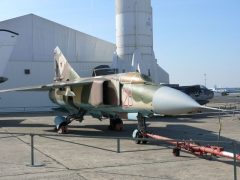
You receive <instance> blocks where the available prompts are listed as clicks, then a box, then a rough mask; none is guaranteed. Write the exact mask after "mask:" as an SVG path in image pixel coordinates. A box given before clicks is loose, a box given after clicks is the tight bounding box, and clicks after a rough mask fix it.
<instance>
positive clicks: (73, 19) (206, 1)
mask: <svg viewBox="0 0 240 180" xmlns="http://www.w3.org/2000/svg"><path fill="white" fill-rule="evenodd" d="M152 7H153V24H154V27H153V31H154V51H155V55H156V58H157V59H158V62H159V64H160V65H161V66H162V67H163V68H164V69H165V70H166V71H167V72H168V73H169V74H170V81H171V83H180V84H182V85H190V84H204V74H206V77H207V86H208V87H213V86H214V85H217V86H219V87H240V1H239V0H152ZM0 12H1V13H0V14H1V15H0V21H2V20H6V19H10V18H14V17H17V16H21V15H25V14H29V13H33V14H36V15H39V16H42V17H44V18H47V19H50V20H53V21H55V22H58V23H61V24H63V25H66V26H69V27H71V28H74V29H77V30H79V31H82V32H85V33H88V34H90V35H93V36H96V37H99V38H102V39H105V40H107V41H110V42H115V2H114V0H1V1H0Z"/></svg>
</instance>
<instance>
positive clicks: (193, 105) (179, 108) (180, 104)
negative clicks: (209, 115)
mask: <svg viewBox="0 0 240 180" xmlns="http://www.w3.org/2000/svg"><path fill="white" fill-rule="evenodd" d="M152 103H153V111H154V113H156V114H164V115H177V114H184V113H189V112H192V111H194V110H198V109H200V108H201V105H200V104H198V103H197V102H196V101H195V100H193V99H192V98H191V97H190V96H188V95H186V94H185V93H183V92H181V91H179V90H176V89H173V88H170V87H166V86H163V87H160V88H159V89H158V90H157V91H156V92H155V94H154V95H153V102H152Z"/></svg>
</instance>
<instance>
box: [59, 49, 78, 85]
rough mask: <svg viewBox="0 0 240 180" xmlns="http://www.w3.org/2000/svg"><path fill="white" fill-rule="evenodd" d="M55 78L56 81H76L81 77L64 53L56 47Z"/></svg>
mask: <svg viewBox="0 0 240 180" xmlns="http://www.w3.org/2000/svg"><path fill="white" fill-rule="evenodd" d="M54 62H55V78H54V81H57V82H59V81H76V80H79V79H80V76H79V75H78V74H77V73H76V72H75V71H74V69H73V68H72V67H71V66H70V64H69V63H68V61H67V59H66V58H65V57H64V55H63V53H62V52H61V50H60V49H59V47H56V48H55V49H54Z"/></svg>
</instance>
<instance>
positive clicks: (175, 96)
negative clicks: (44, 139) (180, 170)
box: [0, 47, 201, 133]
mask: <svg viewBox="0 0 240 180" xmlns="http://www.w3.org/2000/svg"><path fill="white" fill-rule="evenodd" d="M54 62H55V78H54V83H53V84H47V85H40V86H34V87H25V88H15V89H8V90H1V91H0V92H8V91H49V97H50V99H51V100H52V102H54V103H55V104H57V105H59V106H60V107H61V108H64V109H66V110H67V111H68V114H69V115H68V116H66V117H56V118H55V125H56V129H57V130H58V131H59V132H62V133H64V132H66V127H67V126H68V124H70V123H71V122H72V121H73V120H77V121H79V122H81V121H82V120H83V117H84V115H86V114H90V115H92V116H93V117H95V118H98V119H100V120H101V119H102V118H103V117H105V118H109V119H110V126H109V128H110V129H116V130H121V129H122V127H123V122H122V119H124V118H125V119H132V120H137V121H138V130H139V132H144V131H146V124H145V120H146V119H147V118H151V117H153V116H154V115H159V114H162V115H178V114H184V113H189V112H192V111H195V110H198V109H199V108H201V106H200V105H199V104H198V103H197V102H196V101H194V100H193V99H192V98H191V97H189V96H188V95H186V94H185V93H182V92H181V91H179V90H176V89H173V88H170V87H166V86H161V85H159V84H154V83H153V82H152V81H151V80H150V78H149V77H148V76H146V75H143V74H140V73H138V72H129V73H122V74H112V75H105V76H96V77H89V78H81V77H80V76H79V75H78V74H77V73H76V72H75V71H74V70H73V68H72V67H71V66H70V64H69V63H68V62H67V60H66V58H65V57H64V55H63V54H62V52H61V51H60V49H59V48H58V47H57V48H55V50H54Z"/></svg>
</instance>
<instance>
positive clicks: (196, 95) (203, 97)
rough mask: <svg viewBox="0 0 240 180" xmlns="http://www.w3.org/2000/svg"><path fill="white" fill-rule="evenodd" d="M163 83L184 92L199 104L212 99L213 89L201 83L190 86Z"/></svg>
mask: <svg viewBox="0 0 240 180" xmlns="http://www.w3.org/2000/svg"><path fill="white" fill-rule="evenodd" d="M163 85H165V86H168V87H171V88H174V89H177V90H180V91H182V92H184V93H186V94H187V95H189V96H191V97H192V98H193V99H194V100H195V101H197V102H198V103H199V104H201V105H204V104H207V103H209V100H210V99H212V98H213V96H214V93H213V91H212V90H210V89H207V88H206V87H205V86H203V85H192V86H179V85H178V84H163Z"/></svg>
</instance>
